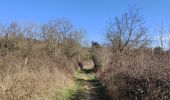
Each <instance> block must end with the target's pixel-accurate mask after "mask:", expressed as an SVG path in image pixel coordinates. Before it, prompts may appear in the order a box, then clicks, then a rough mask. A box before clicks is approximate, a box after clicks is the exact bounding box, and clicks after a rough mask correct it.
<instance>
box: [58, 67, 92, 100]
mask: <svg viewBox="0 0 170 100" xmlns="http://www.w3.org/2000/svg"><path fill="white" fill-rule="evenodd" d="M86 72H88V71H84V70H77V71H76V72H75V73H74V78H75V84H74V86H72V87H65V88H63V89H62V90H61V91H59V92H57V95H58V97H57V98H56V100H69V98H70V97H71V96H72V95H73V94H74V93H75V92H77V91H78V92H81V91H84V89H85V88H86V87H85V86H84V85H83V84H82V83H81V82H79V81H78V80H88V81H93V80H94V79H95V75H94V74H93V73H86Z"/></svg>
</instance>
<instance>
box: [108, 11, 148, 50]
mask: <svg viewBox="0 0 170 100" xmlns="http://www.w3.org/2000/svg"><path fill="white" fill-rule="evenodd" d="M146 32H147V28H146V27H145V26H144V21H143V18H142V17H141V16H140V15H139V9H137V8H133V9H130V10H129V11H128V12H127V13H125V14H123V15H122V16H120V17H115V19H114V21H110V23H109V25H108V27H107V33H106V38H107V40H108V41H109V42H110V43H111V44H112V45H113V47H114V48H116V49H119V50H120V51H123V50H125V49H129V48H139V47H143V46H145V45H147V44H148V41H147V39H146V37H145V36H146Z"/></svg>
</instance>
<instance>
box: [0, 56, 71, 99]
mask: <svg viewBox="0 0 170 100" xmlns="http://www.w3.org/2000/svg"><path fill="white" fill-rule="evenodd" d="M11 55H12V54H11ZM52 60H53V59H50V58H46V59H43V58H30V59H29V60H28V61H27V64H25V63H26V61H25V59H21V58H19V57H16V56H14V55H12V56H10V55H9V56H6V57H3V58H1V61H0V62H1V63H0V64H1V65H0V66H1V69H0V72H1V73H0V74H1V77H0V79H1V81H0V98H1V99H2V100H43V99H45V100H46V99H54V98H55V96H56V94H55V93H56V92H57V91H60V90H61V89H62V88H66V87H70V86H71V85H73V84H74V83H73V80H72V78H71V77H69V76H70V73H66V71H64V70H63V71H62V70H60V69H59V68H58V66H59V65H58V63H55V62H54V61H52Z"/></svg>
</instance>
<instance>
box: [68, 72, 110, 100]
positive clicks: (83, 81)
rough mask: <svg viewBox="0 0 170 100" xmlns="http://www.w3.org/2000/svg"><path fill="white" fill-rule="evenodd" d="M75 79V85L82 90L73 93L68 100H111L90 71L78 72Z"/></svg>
mask: <svg viewBox="0 0 170 100" xmlns="http://www.w3.org/2000/svg"><path fill="white" fill-rule="evenodd" d="M75 77H76V80H75V81H76V83H77V84H78V85H79V86H80V87H81V88H82V89H80V90H78V91H76V92H75V93H73V95H72V96H71V97H70V100H111V99H110V98H109V96H108V95H107V94H106V91H105V88H104V87H103V86H102V84H101V83H100V82H99V80H98V79H97V78H95V74H94V73H92V70H91V69H89V70H88V69H85V70H84V71H79V72H77V73H76V74H75Z"/></svg>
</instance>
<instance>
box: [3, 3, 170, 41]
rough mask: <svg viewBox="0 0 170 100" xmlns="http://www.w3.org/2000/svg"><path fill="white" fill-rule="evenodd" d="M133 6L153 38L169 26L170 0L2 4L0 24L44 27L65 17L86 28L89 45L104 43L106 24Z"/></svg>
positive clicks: (77, 25)
mask: <svg viewBox="0 0 170 100" xmlns="http://www.w3.org/2000/svg"><path fill="white" fill-rule="evenodd" d="M134 4H136V5H137V6H138V7H139V8H141V15H143V17H144V20H145V22H146V25H147V26H148V27H149V28H150V35H151V36H152V35H155V34H154V30H155V27H156V26H157V25H158V24H160V23H162V22H163V23H164V25H165V26H170V6H169V5H170V0H1V1H0V23H10V22H12V21H21V22H24V21H33V22H35V23H45V22H47V21H48V20H53V19H56V18H63V17H64V18H67V19H69V20H71V22H72V23H73V24H74V25H75V26H76V27H80V28H84V29H85V30H86V31H87V34H86V35H87V36H86V39H88V40H89V41H92V40H94V41H98V42H103V41H104V32H105V26H106V24H107V22H108V21H109V20H110V19H111V18H114V17H115V16H119V15H121V14H122V13H124V12H125V11H127V10H128V8H129V6H130V5H134Z"/></svg>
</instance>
